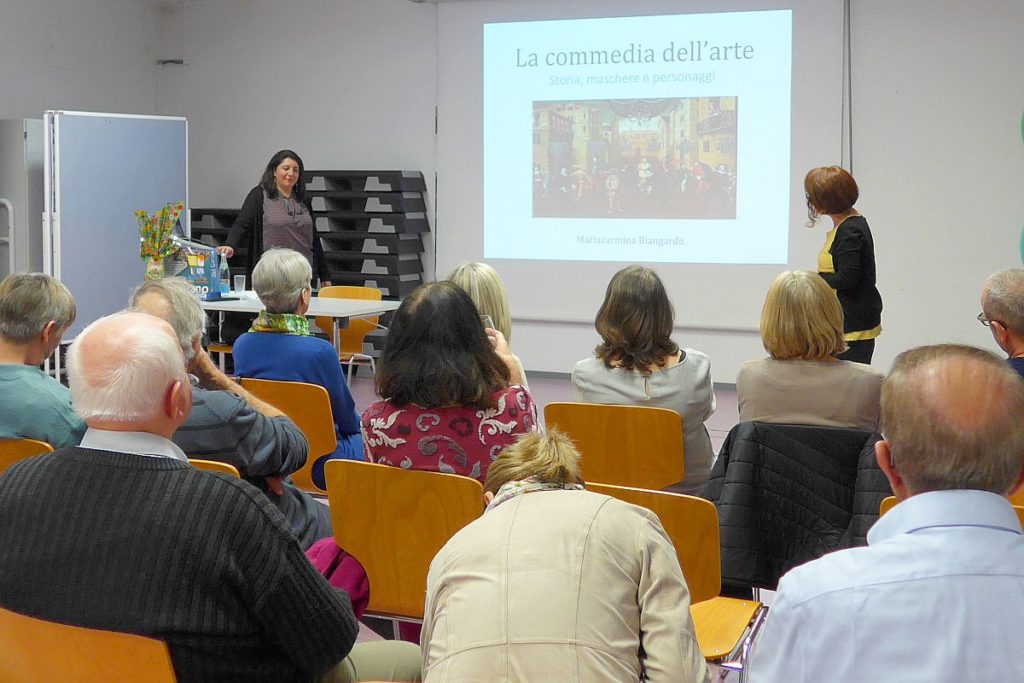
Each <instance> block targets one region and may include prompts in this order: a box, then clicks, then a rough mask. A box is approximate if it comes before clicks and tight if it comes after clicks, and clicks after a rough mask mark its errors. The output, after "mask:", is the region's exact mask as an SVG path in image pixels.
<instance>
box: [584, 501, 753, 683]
mask: <svg viewBox="0 0 1024 683" xmlns="http://www.w3.org/2000/svg"><path fill="white" fill-rule="evenodd" d="M587 489H588V490H589V491H592V492H594V493H603V494H604V495H606V496H611V497H613V498H618V499H619V500H622V501H625V502H627V503H632V504H633V505H639V506H640V507H643V508H647V509H648V510H651V511H652V512H654V513H655V514H656V515H658V518H659V519H660V520H661V524H662V526H663V527H665V533H666V534H668V537H669V539H670V540H671V541H672V545H673V546H675V549H676V555H677V556H678V557H679V566H680V567H682V570H683V576H684V577H686V585H687V587H688V588H689V589H690V600H691V607H690V613H691V615H692V616H693V625H694V628H695V629H696V632H697V643H698V645H700V651H701V653H702V654H703V655H704V658H705V659H707V660H708V661H710V662H715V663H716V664H718V665H719V666H721V667H722V668H724V669H730V670H735V671H739V672H740V680H745V679H746V672H745V665H746V659H747V654H748V653H749V651H750V646H751V644H752V643H753V641H754V638H755V637H756V636H757V632H758V630H759V629H760V627H761V624H762V623H763V621H764V616H765V613H766V612H767V608H765V607H764V606H763V605H762V604H761V603H760V602H756V601H752V600H738V599H736V598H727V597H721V596H719V592H720V591H721V589H722V573H721V567H722V565H721V558H720V556H719V536H718V512H717V511H716V510H715V506H714V505H713V504H712V503H711V502H709V501H706V500H704V499H703V498H696V497H693V496H684V495H682V494H679V493H669V492H666V491H645V490H643V489H637V488H629V487H624V486H609V485H606V484H595V483H592V482H588V483H587Z"/></svg>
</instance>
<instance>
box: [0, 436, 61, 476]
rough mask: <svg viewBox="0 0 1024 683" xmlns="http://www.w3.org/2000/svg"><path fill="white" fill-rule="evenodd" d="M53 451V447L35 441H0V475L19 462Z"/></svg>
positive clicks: (43, 442)
mask: <svg viewBox="0 0 1024 683" xmlns="http://www.w3.org/2000/svg"><path fill="white" fill-rule="evenodd" d="M51 451H53V446H51V445H50V444H48V443H46V442H45V441H36V440H35V439H5V440H3V441H0V474H3V471H4V470H6V469H7V468H8V467H10V466H11V465H13V464H14V463H16V462H18V461H19V460H24V459H25V458H31V457H32V456H33V455H40V454H42V453H49V452H51Z"/></svg>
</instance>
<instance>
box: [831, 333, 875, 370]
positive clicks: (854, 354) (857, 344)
mask: <svg viewBox="0 0 1024 683" xmlns="http://www.w3.org/2000/svg"><path fill="white" fill-rule="evenodd" d="M846 345H847V346H849V347H850V348H848V349H846V351H844V352H843V353H841V354H839V360H852V361H853V362H854V363H863V364H864V365H871V356H872V354H874V353H875V340H874V339H862V340H861V341H852V342H846Z"/></svg>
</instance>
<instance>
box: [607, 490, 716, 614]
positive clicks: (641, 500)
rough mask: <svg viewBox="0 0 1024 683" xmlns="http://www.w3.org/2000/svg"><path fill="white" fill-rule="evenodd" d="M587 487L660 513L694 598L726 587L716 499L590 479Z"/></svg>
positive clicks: (709, 595)
mask: <svg viewBox="0 0 1024 683" xmlns="http://www.w3.org/2000/svg"><path fill="white" fill-rule="evenodd" d="M587 490H588V491H592V492H594V493H603V494H604V495H606V496H611V497H612V498H618V499H619V500H622V501H625V502H627V503H632V504H633V505H639V506H640V507H642V508H647V509H648V510H650V511H651V512H653V513H654V514H656V515H658V519H660V520H661V525H662V526H663V527H665V533H666V534H668V537H669V540H671V541H672V545H673V546H675V549H676V555H677V556H678V557H679V566H680V567H682V569H683V576H685V577H686V585H687V587H688V588H689V589H690V601H691V602H694V603H697V602H703V601H704V600H710V599H711V598H716V597H718V594H719V593H720V592H721V591H722V563H721V558H720V557H719V552H718V511H717V510H715V506H714V504H713V503H711V502H710V501H707V500H704V499H703V498H696V497H694V496H685V495H683V494H681V493H669V492H667V491H646V490H644V489H637V488H631V487H627V486H609V485H607V484H596V483H594V482H587Z"/></svg>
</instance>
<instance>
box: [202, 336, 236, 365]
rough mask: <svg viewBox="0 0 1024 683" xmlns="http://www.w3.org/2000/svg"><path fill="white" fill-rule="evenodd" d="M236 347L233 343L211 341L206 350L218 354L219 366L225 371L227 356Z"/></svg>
mask: <svg viewBox="0 0 1024 683" xmlns="http://www.w3.org/2000/svg"><path fill="white" fill-rule="evenodd" d="M234 348H235V347H234V346H233V345H232V344H225V343H224V342H211V343H210V345H209V346H208V347H207V348H206V350H207V352H209V353H216V354H217V366H218V367H219V368H220V371H221V372H224V368H225V367H227V365H226V362H225V361H226V359H227V356H228V354H230V353H231V352H232V351H233V350H234Z"/></svg>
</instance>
